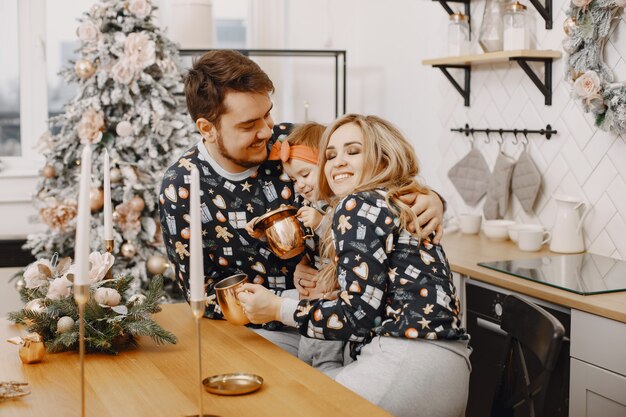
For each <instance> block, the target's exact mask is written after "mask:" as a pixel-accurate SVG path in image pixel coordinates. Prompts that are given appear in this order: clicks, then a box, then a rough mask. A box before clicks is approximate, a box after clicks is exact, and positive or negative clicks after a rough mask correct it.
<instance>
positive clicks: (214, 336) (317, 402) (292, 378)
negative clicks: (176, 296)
mask: <svg viewBox="0 0 626 417" xmlns="http://www.w3.org/2000/svg"><path fill="white" fill-rule="evenodd" d="M155 317H156V319H157V321H158V322H159V323H160V324H161V325H162V326H163V327H165V328H166V329H168V330H170V331H172V332H173V333H174V334H176V336H177V337H178V343H177V344H176V345H164V346H156V345H154V343H153V342H152V340H150V339H148V338H141V340H140V346H139V347H138V348H137V349H133V350H127V351H124V352H122V353H120V354H119V355H118V356H110V355H104V354H89V355H87V356H86V360H85V369H86V371H85V372H86V401H85V403H86V415H88V416H116V417H117V416H133V417H136V416H151V417H152V416H168V417H176V416H184V415H190V414H197V412H198V385H197V377H196V375H197V359H196V358H197V354H196V343H197V342H196V336H195V322H194V320H193V317H192V315H191V310H190V308H189V306H188V305H187V304H184V303H183V304H171V305H164V306H163V312H161V313H159V314H158V315H156V316H155ZM23 334H24V329H23V328H20V327H18V326H15V325H13V324H12V323H9V322H8V321H6V320H4V319H3V320H1V321H0V336H1V339H2V340H1V341H0V381H8V380H18V381H26V382H29V383H30V386H31V394H30V395H28V396H26V397H22V398H21V399H16V400H11V401H4V402H0V415H2V416H3V417H4V416H7V417H8V416H20V417H21V416H43V415H53V416H79V415H80V366H79V360H78V354H77V353H74V352H66V353H57V354H47V355H46V358H45V359H44V362H42V363H39V364H32V365H23V364H22V363H21V362H20V359H19V357H18V354H17V351H18V347H17V346H15V345H12V344H9V343H6V342H5V340H6V339H7V338H9V337H13V336H17V335H23ZM202 350H203V352H202V355H203V356H202V360H203V372H202V375H203V376H204V377H207V376H210V375H215V374H222V373H229V372H250V373H254V374H257V375H260V376H262V377H263V379H264V383H263V387H262V388H261V389H260V390H259V391H257V392H255V393H252V394H248V395H243V396H232V397H226V396H218V395H212V394H209V393H207V392H203V395H204V413H205V414H213V415H218V416H290V417H291V416H388V415H389V414H387V413H386V412H385V411H383V410H382V409H380V408H378V407H376V406H375V405H373V404H372V403H370V402H368V401H366V400H364V399H363V398H361V397H359V396H358V395H356V394H355V393H353V392H352V391H350V390H348V389H346V388H344V387H343V386H341V385H339V384H337V383H336V382H334V381H333V380H332V379H330V378H329V377H327V376H326V375H324V374H322V373H321V372H318V371H316V370H314V369H313V368H311V367H309V366H308V365H306V364H305V363H304V362H301V361H300V360H298V359H297V358H295V357H293V356H291V355H289V354H288V353H287V352H285V351H283V350H281V349H280V348H278V347H277V346H275V345H273V344H272V343H270V342H268V341H267V340H265V339H263V338H262V337H260V336H258V335H257V334H256V333H254V332H253V331H251V330H249V329H247V328H246V327H242V326H240V327H237V326H233V325H231V324H230V323H228V322H226V321H216V320H208V319H203V320H202Z"/></svg>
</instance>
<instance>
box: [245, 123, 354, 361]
mask: <svg viewBox="0 0 626 417" xmlns="http://www.w3.org/2000/svg"><path fill="white" fill-rule="evenodd" d="M325 129H326V128H325V127H324V126H323V125H321V124H319V123H315V122H310V123H305V124H302V125H298V126H296V127H295V128H294V129H293V130H292V131H291V133H290V134H289V136H287V138H286V139H285V140H284V141H283V142H276V143H275V144H274V146H273V148H272V150H271V152H270V155H269V158H268V159H274V160H281V161H282V166H283V172H284V173H285V174H287V175H288V176H289V178H290V179H291V181H292V182H293V184H294V188H295V190H296V192H298V194H300V195H301V196H302V197H303V198H304V199H305V202H304V205H303V206H302V207H301V208H300V209H299V210H298V213H297V216H298V217H299V218H300V220H301V221H302V223H303V224H304V225H305V226H306V227H309V228H311V229H312V230H314V231H315V234H316V235H317V236H323V235H324V234H325V233H326V230H327V229H328V226H329V224H328V222H325V223H326V224H324V222H323V217H324V213H325V210H326V209H327V208H328V204H325V203H323V202H322V201H319V200H318V199H317V191H316V189H317V178H318V171H319V170H318V166H319V165H318V163H317V159H318V158H317V157H318V153H319V148H318V147H319V143H320V141H321V139H322V135H323V134H324V130H325ZM255 221H256V218H254V219H252V220H251V221H250V222H249V223H248V224H247V225H246V230H247V231H248V233H249V234H250V235H251V236H253V237H255V238H259V237H260V234H259V233H257V232H256V231H254V229H253V225H254V223H255ZM318 242H319V239H318V238H317V237H315V238H313V239H307V243H306V254H305V257H306V258H307V259H306V262H307V263H308V264H309V265H312V266H314V267H315V268H316V269H320V267H321V266H322V261H321V259H320V256H319V248H318ZM296 287H297V288H298V289H299V291H300V292H301V293H300V295H301V296H300V299H302V298H304V297H303V296H302V294H303V293H304V294H307V295H310V294H309V290H306V289H303V288H302V287H301V286H300V285H296ZM336 288H338V287H337V284H336V282H331V281H329V282H327V283H326V285H323V286H322V285H317V286H316V288H315V291H316V292H315V293H314V294H318V293H319V294H324V293H330V292H331V291H333V290H335V289H336ZM292 295H294V296H295V294H291V293H289V291H284V292H283V296H287V297H289V296H292ZM344 346H345V343H344V342H341V341H326V340H319V339H314V338H307V337H301V338H300V342H299V346H298V358H299V359H300V360H302V361H304V362H306V363H308V364H309V365H311V366H313V367H314V368H316V369H319V370H320V371H323V372H331V373H332V372H333V370H334V369H337V368H338V367H340V366H342V365H343V350H344Z"/></svg>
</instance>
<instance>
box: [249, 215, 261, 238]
mask: <svg viewBox="0 0 626 417" xmlns="http://www.w3.org/2000/svg"><path fill="white" fill-rule="evenodd" d="M257 219H258V217H255V218H253V219H252V220H250V221H249V222H248V223H247V224H246V232H248V234H249V235H250V236H251V237H253V238H254V239H259V240H264V239H263V238H264V237H265V235H264V234H263V232H262V231H260V230H254V223H256V220H257Z"/></svg>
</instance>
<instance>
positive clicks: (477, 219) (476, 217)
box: [459, 213, 483, 235]
mask: <svg viewBox="0 0 626 417" xmlns="http://www.w3.org/2000/svg"><path fill="white" fill-rule="evenodd" d="M482 219H483V216H482V215H481V214H474V213H461V214H459V228H460V229H461V233H465V234H467V235H475V234H476V233H478V232H480V223H481V221H482Z"/></svg>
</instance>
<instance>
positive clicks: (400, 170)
mask: <svg viewBox="0 0 626 417" xmlns="http://www.w3.org/2000/svg"><path fill="white" fill-rule="evenodd" d="M320 148H321V149H323V150H324V152H323V153H320V161H319V162H320V167H322V168H323V172H321V173H320V175H319V198H322V199H324V200H326V201H328V202H329V203H330V204H331V207H333V220H332V232H331V233H332V237H329V239H328V240H327V241H325V246H324V250H323V252H322V253H323V255H324V256H325V257H328V259H330V260H331V263H330V264H329V265H327V266H326V267H325V268H324V269H323V270H322V271H321V272H320V279H322V280H328V281H336V282H338V284H339V287H340V289H339V291H338V293H337V298H336V299H334V300H324V299H318V300H301V301H299V302H298V301H296V300H289V299H281V298H279V297H276V296H275V295H274V294H272V293H271V292H269V291H267V290H266V289H265V288H263V287H261V286H258V285H254V284H246V285H245V286H244V287H243V288H242V291H245V292H240V293H239V300H240V301H241V303H242V305H243V306H244V309H245V311H246V312H247V315H248V317H249V318H250V320H251V321H252V322H255V323H257V322H264V321H268V320H281V321H282V322H283V323H285V324H288V325H291V326H294V327H298V328H299V329H300V332H301V333H303V334H305V333H307V334H313V335H314V337H316V338H320V339H329V340H346V341H351V342H353V344H352V347H353V349H352V356H353V357H354V358H355V359H356V360H355V361H354V362H352V363H350V364H348V365H347V366H345V367H342V368H339V369H338V373H337V376H336V378H335V379H336V381H338V382H340V383H341V384H344V385H345V386H347V387H348V388H350V389H352V390H354V391H355V392H357V393H358V394H360V395H362V396H363V397H365V398H367V399H368V400H370V401H372V402H373V403H375V404H377V405H379V406H380V407H382V408H384V409H386V410H388V411H389V412H391V413H392V414H393V415H396V416H404V415H410V416H415V415H420V416H463V415H464V413H465V404H466V402H467V394H468V385H469V374H470V365H469V349H468V347H467V341H468V335H467V334H466V333H465V330H464V329H462V328H461V327H460V319H459V312H460V303H459V300H458V298H457V295H456V290H455V288H454V284H453V283H452V277H451V273H450V267H449V265H448V262H447V259H446V256H445V254H444V252H443V249H442V247H441V246H440V245H437V244H434V243H433V242H432V241H431V239H429V238H425V239H422V240H419V239H418V237H417V234H414V233H411V232H409V231H408V230H407V225H408V224H409V223H410V222H411V221H412V220H413V221H414V223H415V224H416V223H417V222H415V215H414V213H413V212H412V211H411V210H410V208H409V207H408V206H407V205H406V204H404V203H402V201H400V199H399V198H398V196H399V195H401V194H403V193H406V191H407V190H413V191H417V190H421V189H423V188H424V187H422V186H421V185H420V184H418V183H417V182H416V180H415V176H416V175H417V174H418V172H419V171H418V165H417V160H416V157H415V153H414V151H413V148H412V146H411V145H410V144H409V143H408V141H407V140H406V139H405V138H404V137H403V136H402V134H401V133H400V132H399V131H398V130H397V129H396V128H395V127H393V126H392V125H391V124H390V123H388V122H386V121H384V120H382V119H380V118H378V117H374V116H359V115H347V116H344V117H342V118H340V119H339V120H337V121H336V122H335V123H334V124H333V125H331V126H330V127H329V128H328V129H327V130H326V132H325V134H324V138H323V140H322V144H321V145H320ZM357 355H358V356H357Z"/></svg>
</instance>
